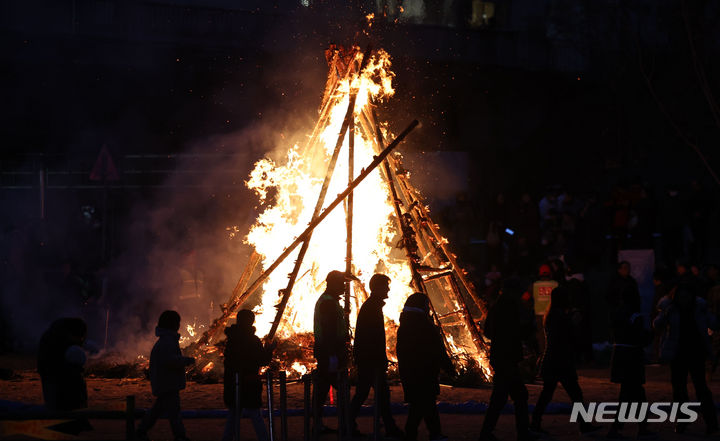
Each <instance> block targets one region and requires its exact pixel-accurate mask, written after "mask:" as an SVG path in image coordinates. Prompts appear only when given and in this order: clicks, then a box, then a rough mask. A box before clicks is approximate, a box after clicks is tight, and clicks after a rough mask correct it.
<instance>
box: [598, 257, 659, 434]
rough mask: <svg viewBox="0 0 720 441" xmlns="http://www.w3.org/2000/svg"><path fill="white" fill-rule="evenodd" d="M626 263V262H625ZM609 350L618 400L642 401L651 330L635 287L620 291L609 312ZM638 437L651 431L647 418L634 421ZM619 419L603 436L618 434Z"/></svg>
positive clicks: (622, 401) (620, 425)
mask: <svg viewBox="0 0 720 441" xmlns="http://www.w3.org/2000/svg"><path fill="white" fill-rule="evenodd" d="M628 266H629V265H628ZM611 326H612V338H613V352H612V360H611V362H610V381H612V382H613V383H619V384H620V397H619V398H618V401H619V402H621V403H641V402H646V401H647V398H646V396H645V387H644V386H643V385H644V384H645V351H644V347H645V346H647V345H648V344H650V342H651V341H652V334H651V333H650V332H649V331H648V330H646V329H645V324H644V320H643V318H642V316H641V315H640V295H639V294H638V293H637V291H635V290H632V289H626V290H624V291H622V297H620V299H619V303H618V304H617V305H616V306H615V307H614V309H613V313H612V325H611ZM638 426H639V427H638V437H641V436H650V435H653V432H650V431H649V430H648V429H647V421H645V420H643V421H640V422H639V423H638ZM621 428H622V423H620V422H618V421H616V422H615V423H613V425H612V426H611V427H610V431H609V432H608V434H607V438H611V439H613V438H622V435H621V434H620V429H621Z"/></svg>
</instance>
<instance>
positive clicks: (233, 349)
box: [222, 309, 275, 441]
mask: <svg viewBox="0 0 720 441" xmlns="http://www.w3.org/2000/svg"><path fill="white" fill-rule="evenodd" d="M254 322H255V314H253V312H252V311H250V310H248V309H243V310H241V311H238V313H237V322H236V324H234V325H232V326H230V327H228V328H226V329H225V335H226V336H227V343H226V344H225V353H224V355H225V360H224V367H225V373H224V378H223V379H224V381H223V386H224V387H223V401H224V402H225V405H226V406H227V407H228V410H229V413H228V419H227V423H226V424H225V432H224V433H223V437H222V439H223V441H231V440H233V439H234V435H235V424H236V423H239V421H237V416H238V408H240V409H242V416H246V417H249V418H250V419H251V420H252V424H253V427H254V428H255V435H256V436H257V439H258V441H266V440H267V439H268V433H267V429H266V428H265V422H264V421H263V417H262V414H261V413H260V407H261V406H262V380H261V378H260V368H261V367H262V366H265V365H267V364H268V363H270V359H271V357H272V351H273V349H274V347H275V345H274V344H271V345H268V346H263V344H262V342H261V341H260V339H259V338H258V337H257V336H256V335H255V327H254V326H253V323H254ZM236 375H237V380H238V388H237V390H236V388H235V376H236ZM236 396H237V397H238V402H236V399H235V398H236ZM235 441H238V440H235Z"/></svg>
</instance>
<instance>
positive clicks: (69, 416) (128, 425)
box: [0, 371, 381, 441]
mask: <svg viewBox="0 0 720 441" xmlns="http://www.w3.org/2000/svg"><path fill="white" fill-rule="evenodd" d="M312 378H313V375H311V374H307V375H304V376H303V377H302V378H301V379H299V380H296V381H290V382H288V380H287V375H286V374H285V372H284V371H281V372H280V373H279V374H278V378H277V379H275V378H274V375H273V372H271V371H267V372H266V373H265V383H266V387H267V399H268V406H267V417H268V426H269V428H270V431H269V434H270V441H275V440H276V439H277V440H278V441H289V438H288V409H287V384H288V383H302V384H303V397H304V409H303V439H304V440H305V441H311V440H314V439H317V437H316V434H313V427H312V424H311V418H312V413H313V403H312V387H313V383H314V382H313V380H312ZM379 379H380V375H376V384H375V385H374V386H375V387H374V393H375V395H374V402H373V437H372V438H373V440H379V439H381V437H380V409H379V402H378V390H379V387H380V385H379V383H378V382H379ZM276 385H277V387H278V389H279V403H278V405H279V408H278V409H275V408H274V402H275V399H274V397H275V387H276ZM338 385H339V386H340V388H341V390H338V391H337V392H338V411H337V417H338V427H339V428H340V430H338V440H341V441H342V440H345V439H350V438H351V436H352V434H351V430H352V428H351V424H350V423H351V422H350V387H349V384H348V381H347V373H346V372H345V373H343V374H339V381H338ZM228 412H229V411H228V410H222V411H218V410H208V411H185V412H183V415H182V418H183V419H188V420H190V419H221V418H226V417H227V416H228ZM144 415H145V410H144V409H137V408H136V407H135V396H134V395H129V396H127V397H126V398H125V410H73V411H56V410H26V411H8V412H0V421H28V422H30V421H41V420H77V419H88V420H124V421H125V437H124V439H125V440H127V441H134V440H135V422H136V420H137V419H140V418H142V417H143V416H144ZM276 415H277V416H279V417H280V430H279V431H278V432H276V431H275V424H274V422H275V417H276Z"/></svg>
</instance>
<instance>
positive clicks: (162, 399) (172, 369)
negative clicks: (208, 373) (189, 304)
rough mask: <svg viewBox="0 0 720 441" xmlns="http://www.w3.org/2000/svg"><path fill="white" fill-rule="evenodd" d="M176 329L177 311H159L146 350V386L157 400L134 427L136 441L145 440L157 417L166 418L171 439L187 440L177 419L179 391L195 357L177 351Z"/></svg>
mask: <svg viewBox="0 0 720 441" xmlns="http://www.w3.org/2000/svg"><path fill="white" fill-rule="evenodd" d="M179 329H180V314H178V313H177V312H175V311H164V312H163V313H162V314H160V318H159V319H158V325H157V327H156V328H155V335H156V336H157V337H158V340H157V342H156V343H155V346H153V348H152V352H151V353H150V385H151V387H152V394H153V395H154V396H156V397H157V399H156V400H155V403H154V404H153V406H152V408H151V409H150V410H149V411H148V412H147V413H146V414H145V416H144V417H143V419H142V421H141V422H140V425H139V426H138V429H137V434H136V438H137V439H138V440H140V441H145V440H147V439H148V437H147V431H148V430H150V429H151V428H152V426H154V425H155V422H157V420H158V418H160V417H161V416H166V417H167V418H168V421H170V428H171V429H172V433H173V436H174V437H175V441H184V440H187V437H186V436H185V426H183V423H182V420H181V419H180V391H181V390H182V389H185V367H186V366H190V365H191V364H193V363H195V359H194V358H192V357H184V356H183V355H182V352H180V344H179V340H180V334H178V330H179Z"/></svg>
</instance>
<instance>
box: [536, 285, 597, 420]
mask: <svg viewBox="0 0 720 441" xmlns="http://www.w3.org/2000/svg"><path fill="white" fill-rule="evenodd" d="M551 297H552V300H551V302H550V308H549V310H548V313H547V315H545V320H544V322H545V323H544V327H545V354H544V355H543V360H542V364H541V367H540V376H541V377H542V379H543V389H542V392H541V393H540V397H539V398H538V401H537V404H536V405H535V410H534V411H533V414H532V423H531V424H530V428H531V429H532V430H533V431H534V432H540V433H546V432H545V431H544V430H542V428H541V427H540V421H541V418H542V415H543V413H545V409H546V408H547V405H548V404H549V403H550V400H552V396H553V393H554V392H555V388H556V387H557V384H558V383H560V384H562V387H563V388H564V389H565V392H567V394H568V396H569V397H570V400H571V401H572V402H575V403H582V402H583V394H582V390H581V389H580V385H579V384H578V376H577V370H576V369H575V348H576V346H575V345H576V342H575V339H576V336H577V335H578V327H577V323H575V321H577V322H579V321H580V320H579V318H573V316H572V315H571V308H570V306H571V305H570V290H569V289H568V288H566V287H563V286H560V287H557V288H555V289H554V290H553V291H552V294H551ZM593 430H596V427H594V426H592V425H591V424H590V423H587V422H581V423H580V432H582V433H588V432H591V431H593Z"/></svg>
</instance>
